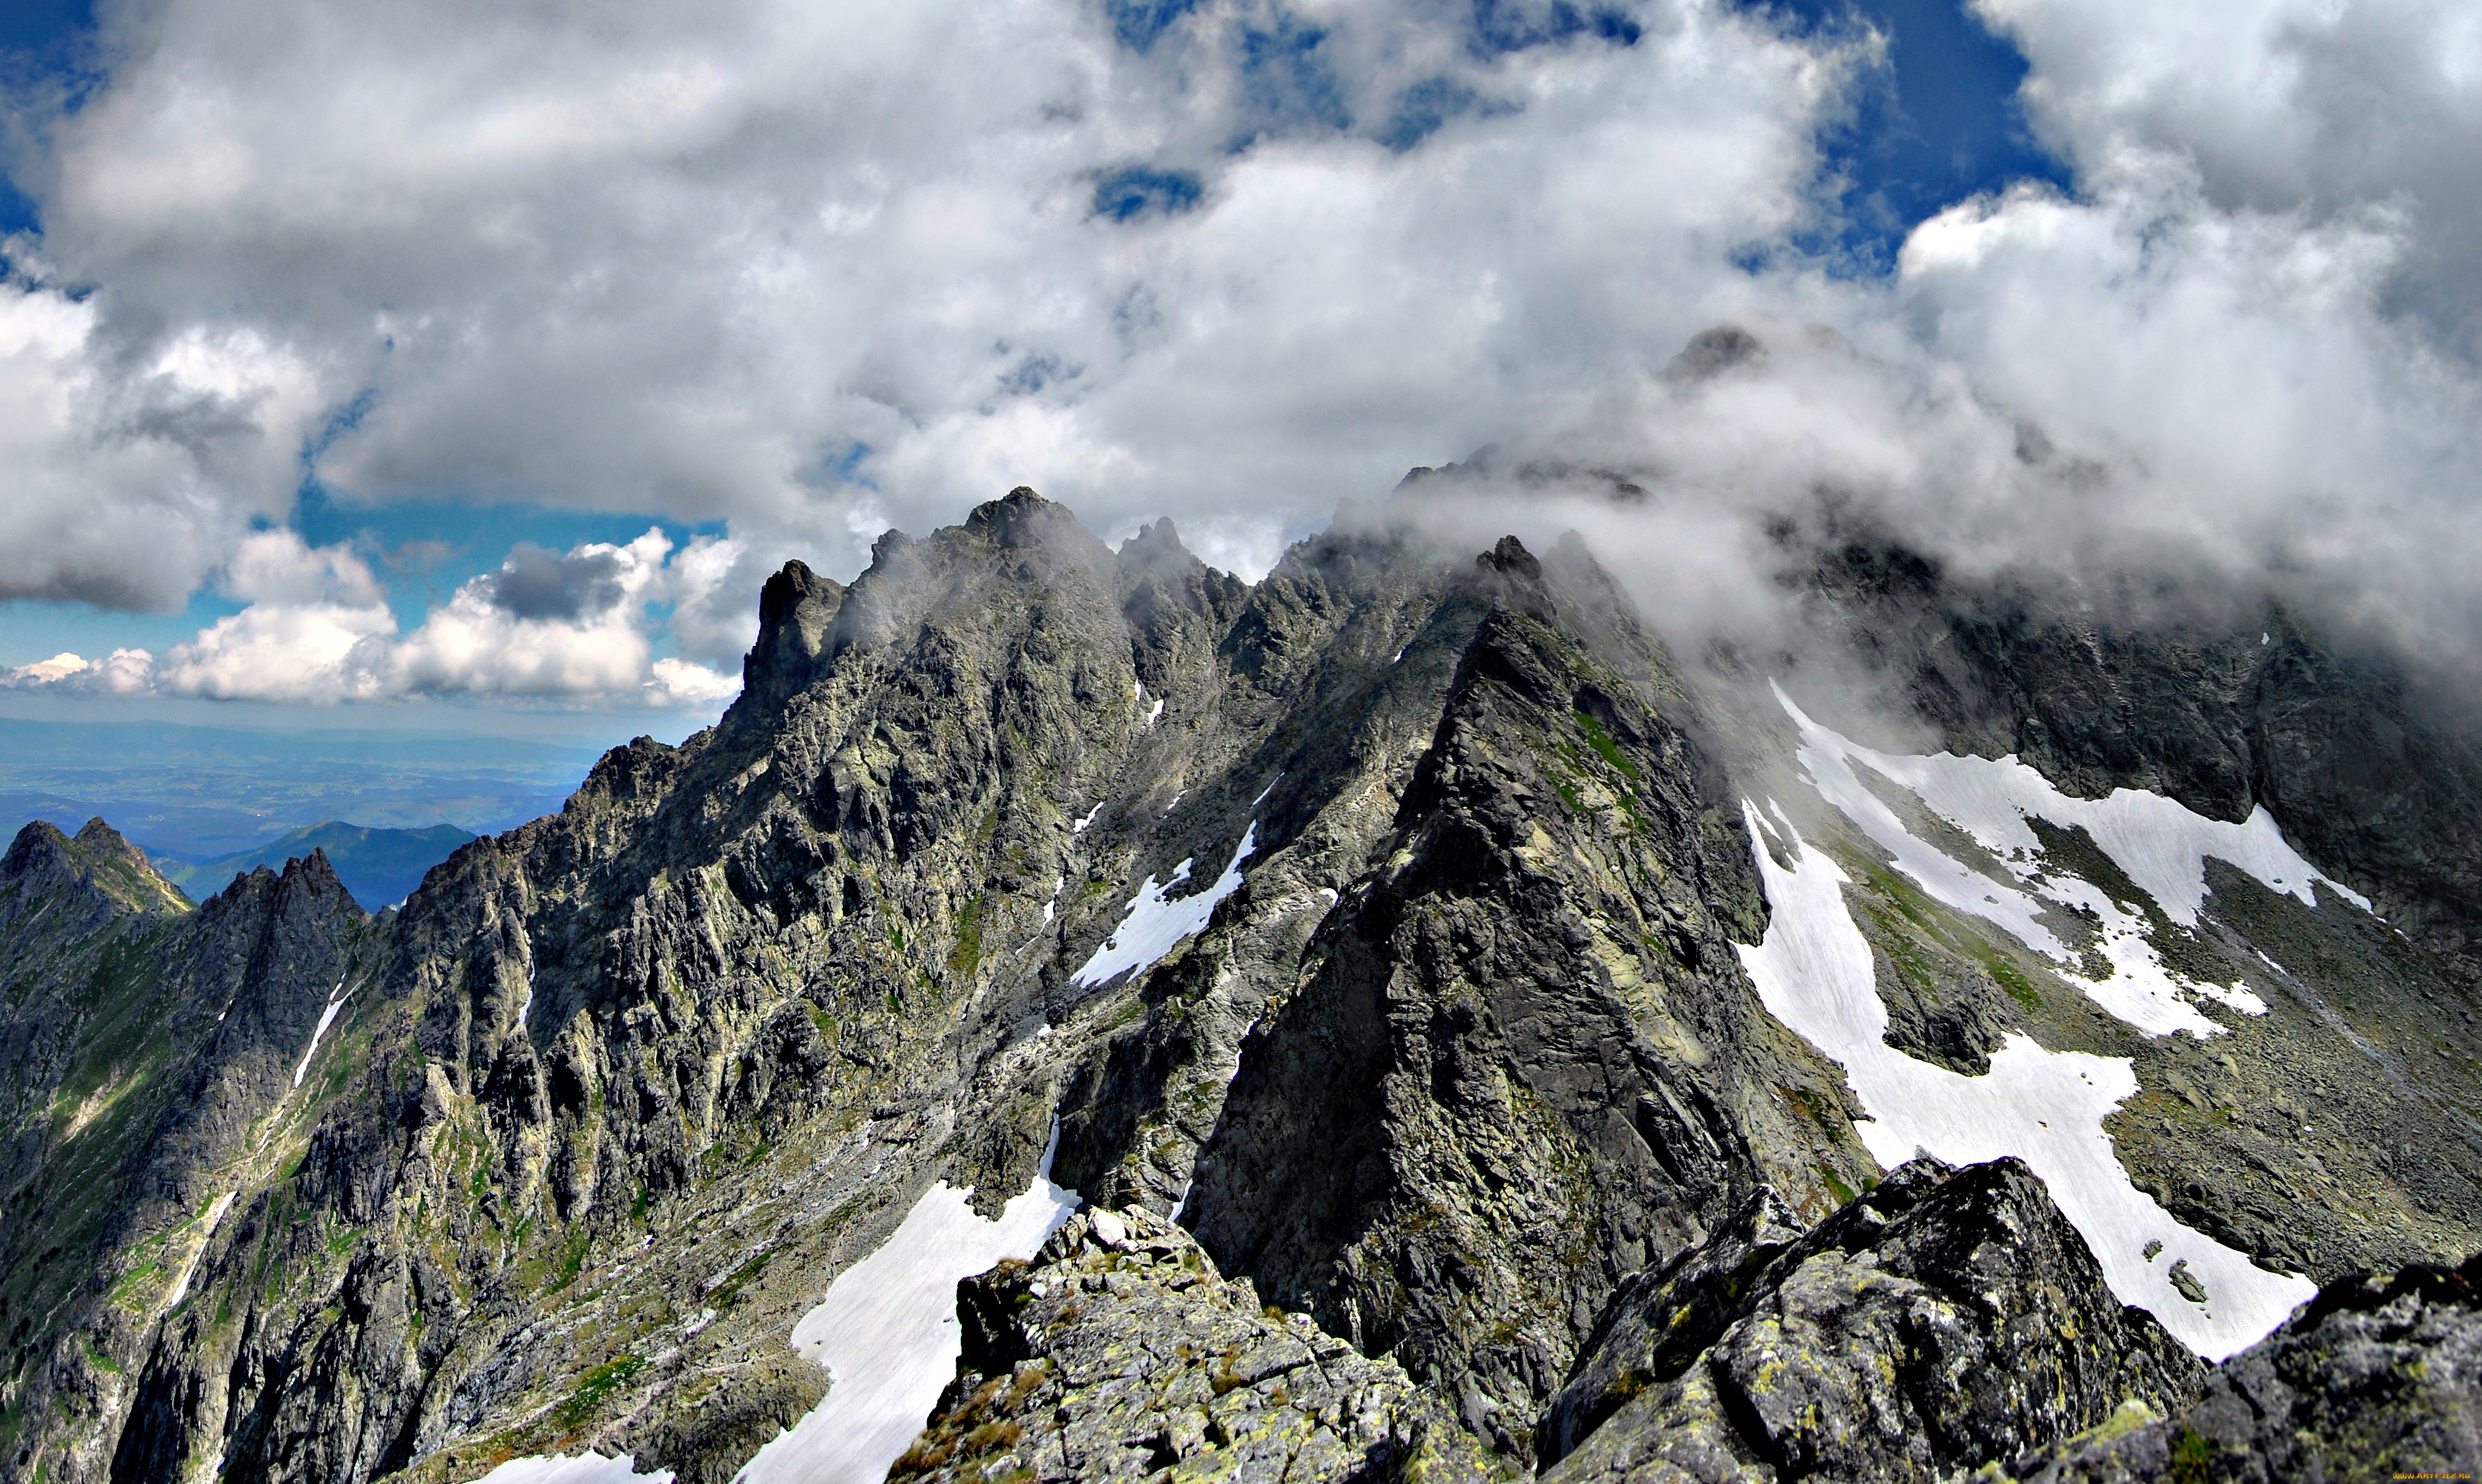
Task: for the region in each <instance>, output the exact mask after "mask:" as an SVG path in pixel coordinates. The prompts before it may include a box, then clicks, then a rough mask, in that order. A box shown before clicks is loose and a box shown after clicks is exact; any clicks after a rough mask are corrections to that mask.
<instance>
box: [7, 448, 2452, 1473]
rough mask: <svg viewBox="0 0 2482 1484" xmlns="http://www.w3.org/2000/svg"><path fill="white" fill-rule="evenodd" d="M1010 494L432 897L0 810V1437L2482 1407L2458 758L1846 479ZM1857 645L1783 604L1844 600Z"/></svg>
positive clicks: (875, 564)
mask: <svg viewBox="0 0 2482 1484" xmlns="http://www.w3.org/2000/svg"><path fill="white" fill-rule="evenodd" d="M1448 478H1449V477H1448V476H1443V475H1434V476H1432V477H1430V478H1427V479H1423V480H1416V481H1409V482H1408V483H1407V485H1406V486H1404V487H1403V488H1402V489H1400V490H1399V492H1398V493H1397V495H1396V496H1395V497H1394V498H1393V499H1391V500H1390V501H1389V502H1387V503H1386V504H1385V505H1384V506H1380V507H1377V508H1347V509H1346V510H1344V511H1341V512H1339V515H1338V517H1337V519H1336V521H1335V522H1334V523H1333V525H1332V526H1331V527H1330V528H1329V529H1328V530H1327V531H1326V532H1324V533H1322V534H1318V535H1316V536H1313V537H1311V538H1309V539H1307V540H1305V541H1303V542H1300V543H1298V544H1297V545H1295V546H1294V547H1293V548H1292V549H1291V550H1289V551H1288V552H1287V553H1286V554H1285V555H1284V557H1283V558H1282V560H1281V561H1280V562H1279V563H1278V564H1277V566H1276V567H1275V568H1274V569H1273V570H1272V571H1271V572H1269V573H1268V575H1267V576H1266V577H1265V578H1264V579H1262V580H1261V581H1259V582H1257V583H1254V584H1252V583H1246V582H1243V581H1241V580H1239V579H1237V578H1235V577H1232V576H1230V575H1228V574H1226V573H1222V572H1219V571H1216V570H1214V569H1212V568H1209V567H1208V566H1206V565H1205V564H1204V563H1202V562H1201V561H1200V560H1197V559H1196V558H1195V557H1194V556H1192V555H1191V554H1190V553H1189V552H1188V551H1187V550H1185V549H1184V548H1183V547H1182V545H1181V544H1180V542H1179V540H1178V538H1177V535H1176V534H1175V531H1174V530H1173V528H1172V526H1171V524H1170V523H1169V522H1159V523H1157V524H1155V525H1152V526H1149V527H1147V528H1145V529H1144V530H1142V531H1141V532H1140V533H1139V534H1137V535H1136V536H1134V537H1133V538H1131V539H1129V540H1128V541H1126V542H1124V543H1123V544H1122V545H1121V546H1120V547H1119V548H1118V549H1114V548H1112V547H1109V546H1107V545H1106V544H1105V543H1104V542H1102V541H1100V540H1098V539H1097V538H1096V537H1095V536H1094V535H1093V534H1090V533H1089V532H1088V531H1086V530H1085V529H1084V528H1083V527H1081V526H1080V525H1079V524H1078V523H1077V521H1076V520H1075V518H1074V517H1073V516H1072V515H1071V514H1070V513H1069V511H1068V510H1066V509H1064V508H1061V507H1059V506H1057V505H1054V504H1052V503H1050V502H1048V501H1045V500H1043V498H1041V497H1040V496H1038V495H1036V494H1035V493H1034V492H1033V491H1031V490H1028V489H1018V490H1017V491H1015V492H1013V493H1012V494H1010V495H1009V496H1007V497H1006V498H1004V499H1001V500H998V501H994V502H992V503H990V504H988V505H985V506H983V507H981V508H978V509H976V510H975V511H973V512H972V514H971V515H970V517H969V518H968V519H967V520H966V521H965V522H964V524H962V525H960V526H955V527H950V528H946V529H943V530H940V531H937V532H935V533H933V534H930V535H928V536H925V537H922V538H919V539H916V538H913V537H910V536H907V535H905V534H901V533H895V532H891V533H889V534H886V535H885V536H884V537H883V538H882V539H881V540H880V541H879V543H878V545H877V546H876V547H875V549H874V552H873V560H872V561H871V564H870V565H869V567H868V569H867V570H865V571H864V572H862V573H861V574H860V575H859V576H858V577H857V578H856V579H855V581H854V582H853V583H852V584H851V585H849V586H848V585H842V584H839V583H836V582H834V581H832V580H830V579H828V578H825V577H822V576H820V575H818V574H816V573H814V572H812V571H810V570H809V569H808V568H806V567H805V566H804V565H803V564H801V563H799V562H795V563H791V564H788V565H787V566H786V567H784V568H783V570H782V571H780V572H779V573H778V574H777V575H776V576H774V577H772V578H771V579H769V581H768V582H767V584H766V586H765V588H764V590H763V592H762V593H761V594H760V595H759V599H758V606H759V633H758V638H757V640H756V642H755V644H754V646H753V649H752V650H751V652H750V655H749V658H748V660H747V662H746V664H745V669H744V681H745V684H744V690H743V693H742V695H741V698H740V699H739V700H738V701H737V702H735V703H734V705H733V706H732V707H731V709H730V710H729V711H728V712H726V715H725V716H724V717H723V719H722V720H721V722H719V723H718V724H717V725H716V726H715V727H713V728H711V729H709V730H706V731H703V732H700V733H699V734H697V735H696V736H693V737H691V738H689V739H688V740H687V741H686V742H683V743H682V744H681V745H679V746H677V747H674V746H666V745H664V744H661V743H658V742H653V741H651V740H649V739H640V740H639V741H638V742H633V743H631V744H629V745H627V746H625V747H621V748H618V749H615V750H613V751H612V752H610V753H608V754H607V755H605V756H604V757H603V758H602V759H601V761H599V762H598V763H596V764H595V765H594V768H593V770H592V772H591V773H590V774H589V775H588V777H587V778H586V780H585V782H584V784H583V786H581V787H580V788H579V789H578V790H577V791H576V792H575V793H574V794H572V795H571V796H570V797H569V798H568V802H567V803H566V805H565V806H564V807H563V808H562V809H561V810H560V812H559V813H557V814H553V815H549V816H546V817H543V818H541V819H538V820H533V821H532V822H529V823H526V824H523V825H521V826H519V827H517V828H515V829H512V830H509V831H507V832H505V833H501V834H497V835H493V836H488V837H485V838H479V839H475V840H472V841H469V842H466V843H465V844H463V845H462V846H459V847H458V848H457V849H456V850H455V851H454V853H453V854H451V855H449V856H448V858H447V859H446V860H445V861H444V862H442V863H441V864H439V865H438V866H437V867H436V868H435V869H433V870H432V871H431V872H430V874H429V876H428V877H427V878H426V879H425V880H424V882H423V884H422V885H421V886H420V888H419V889H418V890H414V891H412V892H411V893H410V895H409V896H408V897H407V898H405V900H404V902H403V904H402V905H401V906H399V907H396V908H394V909H392V910H388V911H383V912H382V913H381V914H379V915H378V916H372V915H370V914H369V913H366V912H365V911H364V910H363V909H362V907H361V906H360V905H359V904H358V903H357V902H356V900H355V898H354V895H353V894H352V893H350V892H349V891H348V890H347V888H346V886H345V884H344V883H343V882H342V881H341V880H340V879H339V877H338V873H337V870H336V868H335V867H334V865H333V864H332V863H331V862H330V859H329V857H328V856H327V855H326V854H325V853H322V852H321V851H318V850H313V851H312V852H311V853H309V854H308V855H307V856H305V857H300V858H295V859H292V860H289V861H288V862H287V863H286V864H285V865H284V866H283V867H282V869H281V870H280V871H277V870H274V869H268V868H265V867H262V868H259V869H254V870H251V871H250V872H247V873H246V874H243V875H241V876H239V878H238V879H236V880H234V881H233V882H232V883H231V884H230V885H229V886H227V887H225V888H224V890H222V891H220V892H218V893H216V894H215V895H214V896H212V897H210V898H208V899H206V900H205V901H203V902H201V903H199V904H198V905H197V906H195V907H192V906H191V905H190V904H189V902H188V900H187V899H186V898H184V897H183V896H182V895H181V893H180V892H179V891H178V890H176V889H175V888H174V886H173V884H172V883H171V882H170V881H168V880H166V879H165V877H164V876H163V875H162V874H161V873H159V872H157V871H156V870H154V868H153V867H152V866H151V865H150V864H149V863H148V861H147V860H146V858H145V854H144V853H143V852H141V851H139V850H138V849H136V848H135V847H134V846H129V845H128V844H127V843H126V842H125V841H123V840H122V839H120V838H119V835H118V834H117V833H116V832H115V831H114V830H113V829H112V828H111V827H110V826H109V825H107V824H105V823H103V822H102V821H100V820H97V821H96V822H94V823H92V824H90V825H88V826H87V827H86V828H85V829H83V830H81V831H80V832H79V833H78V834H77V835H75V836H69V835H66V834H64V833H63V832H62V831H60V830H58V829H56V828H54V827H52V826H51V825H49V824H44V823H40V822H39V823H37V824H33V825H29V826H28V827H27V828H26V829H25V830H24V831H23V832H21V833H20V834H19V836H18V837H17V839H16V841H15V842H14V844H13V846H11V847H10V848H9V851H8V853H7V855H6V857H5V859H0V952H5V958H0V964H5V971H0V1047H4V1048H5V1052H0V1337H5V1341H6V1344H7V1346H8V1349H7V1353H6V1356H5V1359H0V1480H7V1481H10V1484H17V1481H33V1480H43V1481H52V1484H89V1481H102V1480H106V1479H111V1480H116V1481H138V1480H175V1479H180V1480H190V1479H198V1480H205V1479H210V1478H215V1479H223V1480H227V1481H232V1484H256V1481H275V1480H287V1481H291V1480H304V1481H308V1480H317V1481H322V1484H330V1481H332V1484H362V1481H366V1480H374V1479H381V1478H394V1479H405V1480H409V1481H412V1480H420V1481H431V1484H456V1481H462V1480H467V1479H476V1478H486V1477H488V1478H490V1479H492V1480H493V1481H494V1484H528V1481H537V1484H540V1481H544V1480H552V1479H559V1480H564V1481H568V1484H576V1481H582V1480H590V1479H591V1480H595V1481H597V1484H603V1481H618V1480H621V1479H626V1478H631V1477H637V1476H646V1475H656V1476H660V1475H663V1474H669V1475H671V1476H672V1477H673V1478H674V1479H676V1480H678V1481H680V1484H723V1481H726V1480H733V1479H738V1480H747V1481H750V1484H769V1481H773V1480H825V1479H877V1478H882V1477H893V1478H907V1479H911V1478H934V1477H937V1478H943V1479H950V1478H953V1479H959V1480H964V1479H969V1478H970V1479H976V1480H985V1481H990V1480H1001V1479H1011V1480H1031V1479H1044V1480H1051V1479H1070V1478H1121V1477H1127V1478H1149V1479H1154V1478H1177V1479H1190V1478H1198V1479H1205V1478H1242V1479H1259V1478H1265V1479H1277V1478H1282V1479H1288V1480H1291V1479H1304V1480H1307V1479H1323V1480H1325V1479H1332V1480H1348V1479H1351V1480H1400V1479H1401V1480H1411V1479H1437V1480H1452V1479H1453V1480H1465V1479H1473V1480H1480V1479H1491V1478H1510V1477H1524V1476H1539V1477H1543V1478H1545V1479H1561V1480H1585V1479H1606V1478H1609V1479H1644V1480H1665V1481H1678V1480H1702V1481H1703V1480H1715V1481H1724V1480H1735V1481H1756V1480H1785V1481H1789V1480H1795V1479H1811V1478H1816V1479H1857V1480H1858V1479H1922V1480H1930V1479H1950V1478H1963V1477H1967V1476H1972V1477H1976V1478H1991V1479H2000V1478H2012V1479H2037V1478H2039V1479H2045V1480H2058V1481H2066V1480H2089V1479H2091V1480H2104V1479H2114V1480H2117V1479H2164V1480H2183V1481H2186V1480H2195V1479H2215V1478H2375V1477H2382V1476H2388V1477H2393V1476H2401V1475H2403V1474H2405V1473H2408V1472H2433V1473H2436V1472H2454V1471H2470V1470H2471V1469H2472V1468H2473V1467H2474V1465H2475V1463H2476V1461H2477V1455H2482V1444H2477V1432H2476V1421H2475V1419H2476V1418H2477V1417H2482V1409H2477V1393H2476V1388H2477V1377H2482V1297H2477V1295H2476V1293H2475V1284H2476V1282H2477V1280H2482V1262H2477V1261H2476V1259H2475V1256H2474V1255H2475V1254H2476V1253H2482V1080H2477V1076H2476V1073H2477V1068H2482V1027H2477V1026H2476V1024H2475V1018H2474V1016H2475V1008H2476V988H2475V983H2476V970H2477V967H2482V960H2477V956H2476V955H2477V952H2482V890H2477V883H2482V830H2477V829H2476V828H2475V824H2476V819H2475V816H2476V813H2477V810H2482V751H2477V748H2476V744H2475V741H2474V736H2473V733H2472V732H2471V730H2470V729H2469V728H2468V727H2464V726H2462V725H2460V724H2458V723H2457V722H2456V721H2455V720H2454V719H2453V717H2454V716H2455V713H2454V712H2453V711H2452V710H2447V709H2442V708H2441V707H2439V706H2436V705H2434V704H2432V702H2431V700H2430V699H2429V698H2428V696H2427V694H2426V692H2425V690H2424V689H2423V683H2422V681H2421V680H2420V678H2419V677H2418V676H2417V675H2414V674H2411V673H2409V672H2407V671H2406V670H2404V669H2403V668H2402V667H2401V666H2397V665H2393V664H2390V662H2389V661H2388V659H2387V657H2386V655H2385V653H2384V651H2383V650H2382V649H2379V648H2376V647H2373V646H2370V645H2366V644H2358V643H2355V642H2351V641H2348V640H2346V639H2341V638H2337V637H2335V636H2333V635H2331V634H2328V633H2326V632H2324V631H2322V630H2320V629H2319V628H2318V627H2317V626H2316V625H2314V624H2312V623H2310V622H2309V621H2308V620H2307V619H2304V618H2300V617H2297V616H2295V615H2293V614H2291V613H2289V612H2286V611H2284V609H2283V608H2282V607H2281V606H2279V605H2275V604H2273V603H2259V604H2256V605H2247V604H2241V605H2234V604H2225V605H2221V606H2219V607H2215V608H2206V607H2204V606H2200V607H2198V608H2195V609H2172V608H2166V607H2163V606H2160V605H2157V606H2154V607H2148V606H2146V605H2130V606H2128V607H2127V608H2126V613H2125V614H2124V615H2123V616H2111V615H2112V613H2113V612H2117V610H2115V609H2114V607H2113V606H2112V605H2108V604H2106V605H2097V604H2095V603H2094V602H2092V601H2091V595H2090V594H2078V593H2068V592H2062V591H2059V590H2056V589H2052V588H2046V586H2044V585H2043V584H2041V583H2040V582H2037V581H2034V580H2032V579H2030V578H2024V577H2021V576H2012V577H2009V578H2005V579H1993V578H1983V579H1969V578H1966V577H1961V576H1955V575H1951V574H1948V573H1945V572H1943V571H1942V570H1941V568H1940V567H1939V566H1938V565H1937V564H1936V563H1933V562H1931V561H1928V560H1925V559H1923V558H1922V557H1920V556H1919V555H1918V554H1915V553H1913V552H1910V551H1908V550H1906V549H1905V548H1904V547H1903V546H1902V545H1901V544H1899V543H1896V542H1893V541H1890V540H1888V539H1885V538H1881V537H1874V536H1871V535H1869V534H1855V533H1853V532H1850V531H1842V530H1835V529H1830V528H1822V529H1820V530H1818V531H1814V532H1812V533H1811V534H1809V535H1807V536H1801V535H1796V534H1787V535H1786V536H1785V538H1784V540H1783V541H1782V542H1781V543H1780V546H1781V550H1782V561H1783V570H1782V574H1781V576H1780V583H1781V586H1782V589H1783V590H1784V591H1785V592H1786V593H1787V594H1788V595H1789V601H1790V603H1791V607H1792V611H1793V612H1795V613H1796V614H1797V616H1798V627H1799V633H1798V635H1796V636H1794V637H1793V638H1783V637H1779V638H1778V639H1777V640H1775V641H1771V642H1770V644H1769V645H1758V644H1756V643H1750V644H1740V645H1735V644H1730V643H1716V644H1712V645H1705V646H1702V649H1701V650H1700V652H1699V653H1697V654H1696V655H1695V657H1694V658H1692V659H1688V660H1684V659H1683V658H1681V657H1679V656H1677V655H1676V654H1675V653H1674V652H1673V651H1672V650H1671V649H1670V648H1669V647H1667V645H1666V644H1665V643H1664V642H1663V641H1662V640H1661V639H1660V638H1658V637H1657V636H1656V635H1655V634H1653V633H1652V632H1650V629H1649V628H1648V626H1647V624H1646V623H1645V621H1644V620H1643V619H1642V617H1641V616H1640V614H1639V612H1638V610H1637V609H1636V607H1635V606H1634V605H1633V604H1632V602H1631V601H1630V599H1629V598H1628V596H1627V595H1626V594H1625V592H1624V589H1623V587H1622V586H1621V585H1620V584H1619V583H1618V582H1617V581H1615V580H1614V578H1613V577H1612V576H1611V575H1610V574H1609V573H1607V572H1606V571H1605V570H1604V569H1603V568H1602V566H1601V565H1599V564H1598V563H1597V560H1596V559H1595V557H1594V555H1593V554H1592V553H1590V552H1589V551H1588V550H1587V549H1586V548H1585V546H1584V544H1583V543H1582V542H1579V541H1577V540H1574V539H1564V540H1549V541H1543V542H1539V543H1537V544H1538V545H1539V546H1540V548H1541V549H1539V550H1537V549H1534V548H1532V547H1529V546H1528V545H1526V544H1524V543H1522V542H1520V541H1519V540H1518V539H1517V538H1516V537H1514V536H1509V537H1503V538H1499V539H1496V540H1491V541H1487V542H1484V543H1481V544H1479V545H1476V544H1473V543H1465V544H1460V542H1459V541H1458V539H1457V538H1455V537H1452V536H1449V535H1446V534H1442V533H1443V532H1444V531H1446V530H1448V529H1451V527H1450V523H1447V522H1443V521H1440V520H1437V519H1434V518H1432V515H1431V508H1430V506H1429V504H1428V502H1430V501H1432V500H1434V499H1436V498H1438V497H1439V489H1440V488H1441V487H1442V482H1443V481H1444V480H1446V479H1448ZM1795 639H1797V640H1798V642H1795V641H1794V640H1795Z"/></svg>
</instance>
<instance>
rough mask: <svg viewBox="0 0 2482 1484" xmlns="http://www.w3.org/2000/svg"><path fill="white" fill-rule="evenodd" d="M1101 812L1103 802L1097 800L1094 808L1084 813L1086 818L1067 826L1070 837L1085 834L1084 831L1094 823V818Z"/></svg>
mask: <svg viewBox="0 0 2482 1484" xmlns="http://www.w3.org/2000/svg"><path fill="white" fill-rule="evenodd" d="M1102 812H1103V801H1102V800H1101V799H1099V798H1098V799H1096V800H1095V807H1094V808H1092V809H1089V810H1087V811H1086V818H1084V819H1082V820H1078V821H1077V822H1076V823H1074V824H1071V825H1070V826H1069V833H1070V834H1072V835H1082V834H1084V833H1086V831H1087V830H1088V829H1089V828H1090V827H1092V826H1093V824H1094V823H1095V816H1096V815H1098V814H1101V813H1102Z"/></svg>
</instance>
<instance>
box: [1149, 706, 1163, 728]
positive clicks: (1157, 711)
mask: <svg viewBox="0 0 2482 1484" xmlns="http://www.w3.org/2000/svg"><path fill="white" fill-rule="evenodd" d="M1163 709H1164V703H1163V702H1161V701H1157V702H1155V704H1154V709H1153V710H1151V711H1149V712H1148V713H1147V725H1148V726H1149V727H1151V726H1153V725H1154V724H1155V723H1156V722H1158V721H1160V720H1162V719H1163Z"/></svg>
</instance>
